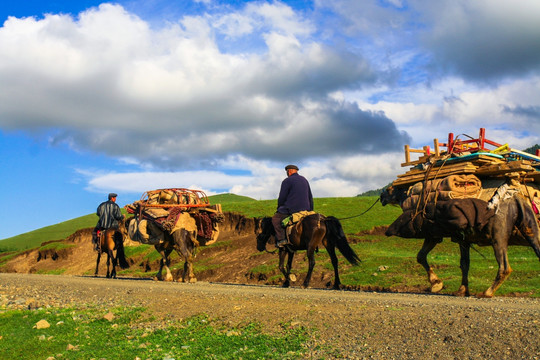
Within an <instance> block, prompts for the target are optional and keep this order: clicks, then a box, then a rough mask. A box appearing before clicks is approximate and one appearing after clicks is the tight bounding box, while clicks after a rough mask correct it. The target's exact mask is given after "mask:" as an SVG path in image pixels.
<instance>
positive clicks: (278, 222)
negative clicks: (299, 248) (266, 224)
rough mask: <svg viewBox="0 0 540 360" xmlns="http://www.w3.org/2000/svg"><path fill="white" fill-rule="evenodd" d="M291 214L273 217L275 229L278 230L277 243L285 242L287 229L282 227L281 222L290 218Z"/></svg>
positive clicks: (278, 214)
mask: <svg viewBox="0 0 540 360" xmlns="http://www.w3.org/2000/svg"><path fill="white" fill-rule="evenodd" d="M288 216H289V214H282V213H278V212H277V213H275V214H274V216H272V225H274V229H275V230H276V242H277V241H281V240H285V238H286V236H285V229H284V228H283V226H281V222H282V221H283V219H285V218H286V217H288Z"/></svg>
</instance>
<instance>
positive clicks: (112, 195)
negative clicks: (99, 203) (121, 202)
mask: <svg viewBox="0 0 540 360" xmlns="http://www.w3.org/2000/svg"><path fill="white" fill-rule="evenodd" d="M117 196H118V195H117V194H115V193H110V194H109V199H112V198H113V197H114V198H115V197H117Z"/></svg>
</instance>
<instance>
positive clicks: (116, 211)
mask: <svg viewBox="0 0 540 360" xmlns="http://www.w3.org/2000/svg"><path fill="white" fill-rule="evenodd" d="M117 196H118V195H117V194H115V193H110V194H109V196H108V200H107V201H104V202H102V203H101V204H99V206H98V208H97V212H96V214H97V216H99V220H98V222H97V225H96V227H95V228H94V232H93V235H94V236H92V242H93V243H94V249H95V250H98V249H99V241H98V236H97V234H98V232H99V231H102V230H106V229H117V228H118V225H119V224H118V221H120V220H122V219H124V215H123V214H122V211H121V210H120V206H118V204H117V203H116V197H117Z"/></svg>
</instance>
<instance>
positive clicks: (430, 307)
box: [0, 273, 540, 359]
mask: <svg viewBox="0 0 540 360" xmlns="http://www.w3.org/2000/svg"><path fill="white" fill-rule="evenodd" d="M88 305H100V306H103V307H105V308H108V307H111V308H112V307H117V306H143V307H146V308H147V309H148V312H149V313H151V314H153V315H155V316H156V319H157V320H156V322H155V323H154V324H153V326H155V327H160V326H164V324H165V319H169V320H170V319H178V320H179V319H184V318H186V317H190V316H193V315H197V314H202V313H204V314H207V315H208V316H209V317H211V318H212V319H214V320H217V321H220V322H223V323H224V324H227V325H230V326H237V325H240V326H241V325H245V324H248V323H250V322H258V323H261V324H262V325H263V329H264V331H266V332H269V333H272V332H278V331H281V330H282V329H283V324H287V326H304V327H307V328H310V329H317V331H316V336H315V337H314V338H313V340H312V341H311V343H310V344H308V345H309V346H310V347H312V348H313V349H314V350H313V352H312V353H311V354H310V355H311V356H313V358H320V356H321V354H320V353H319V354H318V353H317V350H315V346H316V345H331V346H333V347H334V348H335V349H337V350H339V352H336V354H337V353H341V354H342V356H343V358H347V359H539V358H540V340H539V329H540V300H539V299H530V298H493V299H477V298H473V297H469V298H459V297H453V296H443V295H427V294H397V293H375V292H360V291H333V290H323V289H300V288H291V289H283V288H279V287H275V286H268V285H267V286H259V285H238V284H230V285H229V284H223V283H221V284H218V283H209V282H198V283H196V284H184V283H161V282H154V281H151V280H148V279H116V280H112V279H105V278H94V277H85V276H58V275H56V276H55V275H35V274H9V273H0V309H28V308H30V309H35V308H46V307H63V306H68V307H84V306H88ZM326 357H328V355H326Z"/></svg>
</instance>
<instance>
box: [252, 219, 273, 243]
mask: <svg viewBox="0 0 540 360" xmlns="http://www.w3.org/2000/svg"><path fill="white" fill-rule="evenodd" d="M259 221H260V222H259V226H260V233H259V234H258V235H257V250H258V251H264V250H266V243H267V242H268V240H269V239H270V237H271V236H273V235H275V234H276V232H275V230H274V225H272V218H270V217H265V218H262V219H259Z"/></svg>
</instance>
